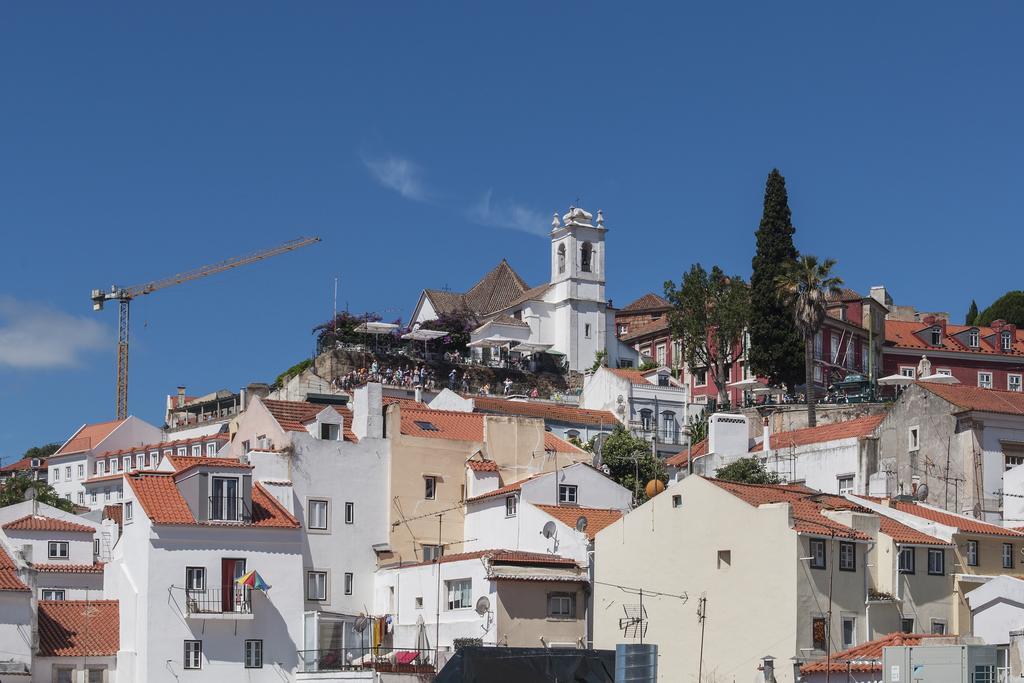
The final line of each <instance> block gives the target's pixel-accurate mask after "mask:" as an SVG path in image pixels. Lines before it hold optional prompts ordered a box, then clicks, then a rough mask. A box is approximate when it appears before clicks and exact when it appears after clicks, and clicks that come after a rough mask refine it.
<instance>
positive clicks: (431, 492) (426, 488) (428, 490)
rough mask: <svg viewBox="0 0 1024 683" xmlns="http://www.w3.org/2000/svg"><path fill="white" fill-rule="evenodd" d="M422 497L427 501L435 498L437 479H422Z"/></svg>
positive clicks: (428, 477)
mask: <svg viewBox="0 0 1024 683" xmlns="http://www.w3.org/2000/svg"><path fill="white" fill-rule="evenodd" d="M423 497H424V498H425V499H427V500H434V499H435V498H437V477H434V476H430V475H427V476H424V477H423Z"/></svg>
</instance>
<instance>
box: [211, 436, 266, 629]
mask: <svg viewBox="0 0 1024 683" xmlns="http://www.w3.org/2000/svg"><path fill="white" fill-rule="evenodd" d="M215 455H217V442H216V441H211V442H210V443H208V444H206V457H208V458H212V457H213V456H215ZM258 642H261V643H262V642H263V641H258Z"/></svg>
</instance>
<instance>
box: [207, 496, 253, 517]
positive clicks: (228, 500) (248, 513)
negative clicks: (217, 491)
mask: <svg viewBox="0 0 1024 683" xmlns="http://www.w3.org/2000/svg"><path fill="white" fill-rule="evenodd" d="M207 510H208V514H207V519H208V520H210V521H213V522H251V521H252V509H251V508H250V507H249V503H248V501H246V500H245V499H244V498H234V497H230V496H210V498H209V507H208V508H207Z"/></svg>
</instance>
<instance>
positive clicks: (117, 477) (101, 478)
mask: <svg viewBox="0 0 1024 683" xmlns="http://www.w3.org/2000/svg"><path fill="white" fill-rule="evenodd" d="M121 479H124V472H118V473H117V474H104V475H101V476H99V477H89V478H88V479H86V480H85V481H83V482H82V484H83V485H88V484H96V483H100V482H104V481H120V480H121Z"/></svg>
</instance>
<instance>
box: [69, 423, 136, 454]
mask: <svg viewBox="0 0 1024 683" xmlns="http://www.w3.org/2000/svg"><path fill="white" fill-rule="evenodd" d="M122 422H124V420H110V421H109V422H97V423H96V424H91V425H83V426H82V427H80V428H79V430H78V431H77V432H75V434H74V436H72V437H71V438H70V439H68V442H67V443H66V444H64V445H63V446H61V447H60V449H59V450H58V451H57V452H56V453H54V455H68V454H69V453H82V452H84V451H88V450H91V449H93V448H96V447H97V446H99V445H100V442H101V441H103V439H105V438H107V437H108V436H110V433H111V432H112V431H114V430H115V429H117V428H118V427H119V426H121V423H122Z"/></svg>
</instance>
